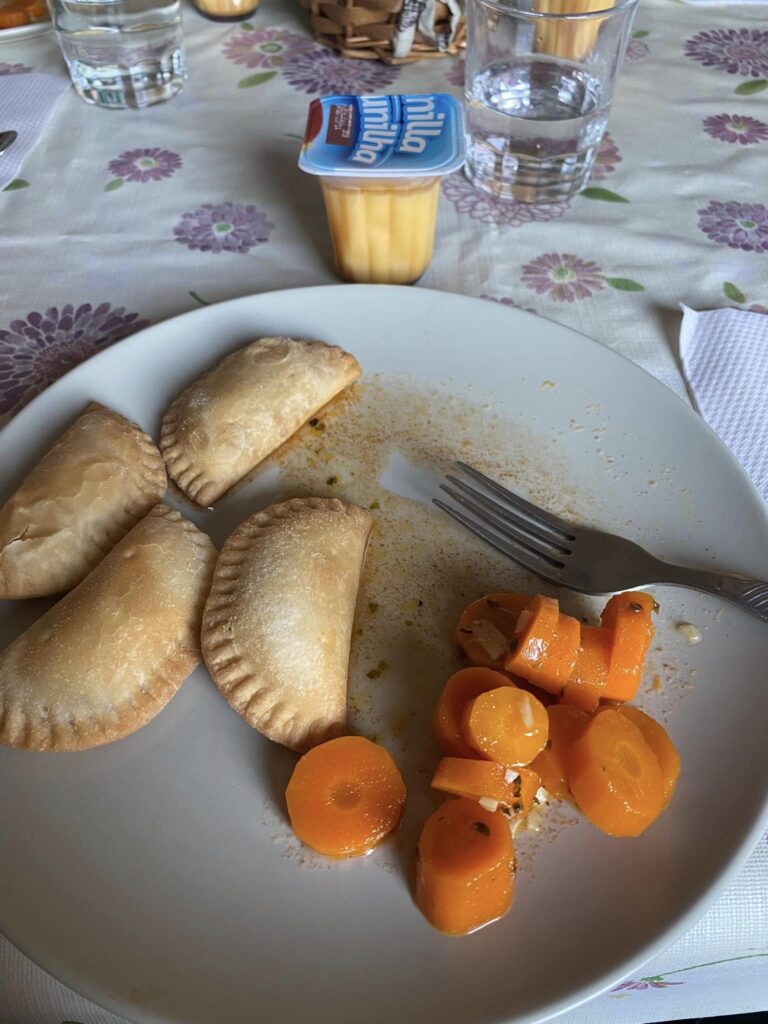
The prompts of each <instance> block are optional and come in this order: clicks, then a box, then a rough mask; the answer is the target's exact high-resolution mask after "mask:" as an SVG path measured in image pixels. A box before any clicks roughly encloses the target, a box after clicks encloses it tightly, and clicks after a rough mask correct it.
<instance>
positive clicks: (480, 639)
mask: <svg viewBox="0 0 768 1024" xmlns="http://www.w3.org/2000/svg"><path fill="white" fill-rule="evenodd" d="M529 601H530V597H529V595H528V594H488V595H487V596H486V597H481V598H480V599H479V600H478V601H473V602H472V604H470V605H467V607H466V608H465V609H464V611H463V612H462V613H461V618H460V619H459V624H458V626H457V627H456V640H457V642H458V645H459V647H460V648H461V649H462V651H463V652H464V654H465V655H466V657H467V660H468V661H469V663H470V664H471V665H479V666H482V667H484V668H496V669H503V668H504V662H505V661H506V658H507V655H508V654H509V646H510V644H511V643H512V641H513V639H514V637H515V626H516V625H517V620H518V618H519V617H520V612H521V611H522V610H523V609H524V608H525V606H526V605H527V604H528V602H529Z"/></svg>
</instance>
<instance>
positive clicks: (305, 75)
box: [0, 0, 768, 1024]
mask: <svg viewBox="0 0 768 1024" xmlns="http://www.w3.org/2000/svg"><path fill="white" fill-rule="evenodd" d="M767 17H768V16H767V14H766V8H760V7H748V6H744V7H738V6H724V7H721V8H718V7H707V8H701V7H691V6H684V5H682V4H679V3H676V2H675V0H641V4H640V10H639V13H638V16H637V19H636V22H635V26H634V34H633V37H632V41H631V43H630V46H629V51H628V53H627V61H626V64H625V66H624V69H623V72H622V77H621V82H620V85H619V89H618V94H617V97H616V102H615V105H614V110H613V115H612V117H611V122H610V126H609V132H608V134H607V135H606V136H605V139H604V141H603V144H602V146H601V148H600V155H599V158H598V163H597V167H596V170H595V173H594V175H593V178H592V180H591V182H590V185H589V188H588V189H587V190H586V191H585V192H584V193H583V194H582V195H580V196H578V197H577V198H576V199H574V200H573V201H572V202H571V203H560V204H555V205H552V206H523V205H506V204H502V203H499V202H497V201H495V200H493V199H491V198H489V197H487V196H483V195H481V194H480V193H478V192H475V191H473V189H472V188H471V187H470V186H469V185H468V183H467V182H466V181H465V180H464V179H463V178H462V177H461V176H459V175H457V176H454V177H451V178H448V179H447V180H446V181H445V182H444V185H443V195H442V198H441V206H440V212H439V218H438V241H437V246H436V254H435V259H434V263H433V265H432V267H431V269H430V270H429V272H428V273H427V275H426V277H425V278H424V279H423V281H422V284H421V286H422V287H426V288H436V289H442V290H448V291H453V292H463V293H466V294H470V295H476V296H482V297H485V298H487V299H488V300H491V301H496V302H503V303H508V304H511V305H519V306H522V307H524V308H526V309H529V310H532V311H534V312H536V313H538V314H540V315H542V316H546V317H549V318H551V319H554V320H558V321H561V322H562V323H565V324H568V325H569V326H571V327H574V328H576V329H577V330H580V331H582V332H584V333H585V334H588V335H590V336H592V337H593V338H596V339H598V340H599V341H600V342H602V343H603V344H605V345H609V346H610V347H612V348H615V349H617V350H618V351H620V352H622V353H623V354H624V355H626V356H628V357H629V358H630V359H632V360H634V361H635V362H637V363H639V364H640V365H641V366H643V367H645V368H646V369H647V370H649V371H650V372H651V373H653V374H655V375H656V376H657V377H658V378H660V379H661V380H662V381H663V382H664V383H666V384H667V385H668V386H669V387H671V388H673V389H674V390H675V391H676V392H678V393H679V394H680V395H682V396H683V397H685V395H686V392H685V385H684V381H683V379H682V376H681V374H680V370H679V364H678V358H677V334H678V329H679V322H680V315H679V303H681V302H684V303H685V304H686V305H689V306H691V307H693V308H696V309H704V308H713V307H717V306H723V305H733V306H738V307H741V308H745V309H754V310H756V311H758V312H768V173H766V172H767V169H768V27H766V21H767ZM185 33H186V39H187V49H188V58H189V68H190V81H189V84H188V86H187V87H186V89H185V90H184V92H183V93H182V94H181V95H180V96H178V97H177V98H176V99H174V100H173V101H172V102H171V103H168V104H164V105H162V106H159V107H155V108H152V109H150V110H147V111H144V112H112V111H103V110H98V109H94V108H91V107H88V106H86V105H85V104H84V103H82V102H81V101H80V100H79V99H78V98H77V97H76V96H75V95H74V94H68V95H67V96H65V97H64V99H63V100H62V101H61V102H60V104H59V107H58V108H57V110H56V112H55V114H54V117H53V119H52V121H51V123H50V124H49V126H48V128H47V129H46V131H45V134H44V136H43V138H42V139H41V141H40V142H39V144H38V145H37V147H36V149H35V150H34V151H33V153H32V154H31V155H30V156H29V158H28V159H27V160H26V162H25V163H24V165H23V168H22V170H21V175H22V176H20V177H19V178H18V179H16V180H15V181H13V182H11V184H10V185H8V186H7V187H6V189H5V190H4V194H2V195H0V217H1V218H2V220H1V223H2V241H1V242H0V423H2V421H3V420H4V419H5V418H7V417H9V416H11V415H13V413H14V412H15V411H17V410H18V409H19V408H21V406H22V405H24V403H25V402H27V401H29V400H30V399H31V398H32V397H33V396H34V395H35V394H37V393H38V392H39V391H41V390H42V389H43V388H45V387H46V385H48V384H50V383H51V381H53V380H55V379H56V378H57V377H58V376H59V375H60V374H62V373H63V372H65V371H66V370H67V369H69V368H70V367H72V366H74V365H75V364H76V363H78V362H80V361H81V360H83V359H85V358H87V357H88V356H89V355H92V354H93V353H94V352H97V351H99V350H100V349H102V348H104V347H105V346H107V345H110V344H112V343H114V342H116V341H118V340H120V339H121V338H124V337H126V336H127V335H129V334H131V333H132V332H134V331H136V330H139V329H140V328H142V327H143V326H145V325H146V324H148V323H151V322H156V321H158V320H162V319H164V318H165V317H169V316H173V315H174V314H177V313H181V312H183V311H185V310H187V309H190V308H193V307H194V306H195V305H197V304H206V303H212V302H219V301H222V300H224V299H228V298H232V297H235V296H239V295H244V294H248V293H252V292H258V291H267V290H271V289H276V288H289V287H293V286H298V285H308V284H322V283H328V282H332V281H334V280H335V277H334V274H333V269H332V265H331V251H330V244H329V240H328V236H327V229H326V226H325V221H324V213H323V210H322V204H321V202H320V197H319V194H318V192H317V190H316V188H315V186H314V184H313V183H312V182H310V181H308V180H307V179H305V178H304V177H303V176H302V175H301V174H300V173H299V171H298V170H297V168H296V156H297V150H298V139H299V137H300V135H301V133H302V131H303V127H304V120H305V114H306V107H307V102H308V100H309V98H310V97H311V96H314V95H318V94H320V93H329V92H361V91H381V90H391V91H425V90H441V91H446V90H448V91H453V92H455V93H456V94H457V95H458V94H459V93H460V87H461V82H462V77H463V65H462V61H461V60H460V59H455V60H445V61H433V62H429V63H428V64H419V65H413V66H408V67H403V68H399V69H398V68H392V67H386V66H383V65H380V64H377V63H372V62H367V61H346V60H342V59H340V58H338V57H336V56H335V55H334V54H333V53H332V52H330V51H328V50H324V49H322V48H321V47H319V46H317V45H316V44H315V43H314V42H312V40H311V39H310V37H309V34H308V30H307V27H306V24H305V23H304V21H303V19H302V16H301V14H300V13H299V11H298V2H289V0H266V2H265V3H264V5H263V7H262V8H261V10H260V11H259V12H258V13H257V14H256V15H255V16H254V18H253V20H252V22H250V23H246V24H235V25H221V24H212V23H210V22H206V21H204V20H203V19H202V18H200V17H199V16H198V15H197V14H196V13H195V12H193V11H192V10H190V9H187V10H186V11H185ZM31 69H35V70H46V71H50V72H53V73H56V74H62V75H63V74H65V71H64V68H63V64H62V62H61V59H60V57H59V55H58V50H57V47H56V42H55V39H54V37H53V35H52V34H50V33H49V34H46V35H43V36H38V37H36V38H31V39H27V40H23V41H19V42H14V43H5V44H0V90H2V87H3V86H2V83H3V80H4V78H5V76H9V75H24V74H28V73H29V72H30V70H31ZM0 127H1V126H0ZM756 1010H768V841H767V840H766V839H764V840H763V842H762V843H761V845H760V846H759V848H758V849H757V850H756V851H755V853H754V855H753V857H752V859H751V861H750V862H749V864H748V865H747V867H746V868H745V870H744V871H743V873H742V874H741V876H740V877H739V879H738V880H737V882H736V883H735V884H734V885H733V886H732V887H731V889H730V890H729V891H728V892H727V893H726V894H725V895H724V896H723V897H722V898H721V900H720V901H719V902H718V904H717V905H716V906H715V907H714V908H713V909H712V910H711V911H710V912H709V914H708V915H707V916H706V917H705V918H704V919H703V920H702V921H701V922H700V924H699V925H698V926H697V927H696V928H694V929H693V931H691V932H690V933H689V934H688V935H686V936H685V937H684V938H683V939H681V940H680V941H678V942H677V943H676V944H675V945H674V946H673V947H671V948H670V949H669V950H668V951H667V952H666V953H665V954H664V956H662V957H659V958H658V959H657V960H655V961H654V962H653V963H651V964H649V965H648V966H647V967H646V968H645V970H644V971H643V972H642V976H638V977H634V978H631V979H628V980H626V981H624V982H622V983H621V984H620V985H618V986H617V987H616V988H614V989H613V991H611V992H609V993H606V994H605V995H603V996H601V997H599V998H598V999H596V1000H594V1001H592V1002H591V1003H589V1004H588V1005H587V1006H586V1007H582V1008H580V1009H578V1010H574V1011H572V1012H571V1013H569V1014H567V1015H566V1016H565V1017H564V1018H563V1020H564V1021H567V1022H568V1024H582V1022H583V1024H587V1022H589V1024H600V1022H606V1024H608V1022H610V1024H640V1022H645V1021H657V1020H671V1019H675V1018H680V1017H688V1016H696V1015H711V1014H716V1013H732V1012H736V1011H756ZM65 1019H67V1020H76V1021H82V1022H83V1024H114V1022H115V1021H117V1020H118V1018H116V1017H114V1016H113V1015H112V1014H110V1013H108V1012H106V1011H104V1010H101V1009H99V1008H97V1007H95V1006H93V1005H92V1004H90V1003H88V1002H86V1001H85V1000H83V999H81V998H80V997H78V996H76V995H74V994H73V993H71V992H69V991H68V990H66V989H64V988H63V987H62V986H61V985H59V984H58V983H57V982H55V981H54V980H53V979H51V978H49V977H48V976H47V975H45V974H44V973H43V972H42V971H40V970H39V969H38V968H37V967H35V966H34V965H32V964H31V963H30V962H29V961H28V960H26V959H25V958H24V957H22V956H21V954H19V953H18V952H17V951H16V950H14V949H13V948H12V947H11V946H10V944H8V943H7V942H5V941H4V940H2V939H0V1024H59V1022H60V1021H62V1020H65Z"/></svg>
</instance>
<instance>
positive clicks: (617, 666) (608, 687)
mask: <svg viewBox="0 0 768 1024" xmlns="http://www.w3.org/2000/svg"><path fill="white" fill-rule="evenodd" d="M657 608H658V605H657V604H656V601H655V600H654V599H653V598H652V597H651V595H650V594H645V593H643V592H642V591H628V592H627V593H624V594H615V595H614V596H613V597H612V598H611V599H610V601H609V602H608V604H606V606H605V608H604V609H603V614H602V616H601V621H602V624H603V626H605V627H606V628H607V629H610V630H612V631H613V643H612V646H611V658H610V665H609V669H608V677H607V679H606V684H605V693H604V694H603V696H605V697H606V698H608V699H609V700H632V698H633V697H634V696H635V694H636V693H637V690H638V688H639V686H640V680H641V679H642V676H643V665H644V663H645V656H646V654H647V653H648V648H649V647H650V645H651V641H652V640H653V632H654V629H653V622H652V621H651V612H653V611H655V610H656V609H657Z"/></svg>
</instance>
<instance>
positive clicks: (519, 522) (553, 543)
mask: <svg viewBox="0 0 768 1024" xmlns="http://www.w3.org/2000/svg"><path fill="white" fill-rule="evenodd" d="M445 479H446V480H447V481H448V482H449V483H450V484H452V485H453V486H454V487H456V488H458V490H460V491H461V492H462V493H463V494H466V495H468V496H469V497H470V498H472V499H473V500H474V501H475V502H476V504H478V505H480V506H481V507H482V508H484V509H487V510H488V511H489V512H492V513H493V514H494V515H495V516H497V517H498V518H499V519H502V520H503V521H504V522H505V523H508V524H509V525H510V526H514V527H515V528H516V529H518V530H520V532H521V533H524V534H527V535H528V536H529V537H535V538H536V539H537V540H540V541H543V542H544V543H545V544H547V545H549V547H550V548H551V549H552V552H555V551H557V552H558V554H561V555H570V554H571V553H572V551H571V548H568V547H565V545H564V544H563V543H562V542H561V541H560V539H559V537H554V536H553V534H552V531H549V532H547V530H545V529H542V528H541V527H540V526H537V525H536V523H534V522H532V521H531V520H530V519H527V518H526V517H525V516H522V515H520V514H519V513H517V512H515V511H514V510H512V509H511V508H508V507H505V506H503V505H501V504H500V503H499V502H498V501H494V499H493V498H489V497H488V496H487V495H486V494H483V493H482V492H481V491H478V490H477V489H476V488H475V487H470V485H469V484H466V483H464V481H463V480H459V479H458V478H457V477H455V476H451V474H450V473H449V474H448V475H447V476H446V478H445Z"/></svg>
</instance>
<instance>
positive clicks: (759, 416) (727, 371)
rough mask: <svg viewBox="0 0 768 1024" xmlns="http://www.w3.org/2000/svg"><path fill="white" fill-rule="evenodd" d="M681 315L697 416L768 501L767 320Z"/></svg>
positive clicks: (741, 314) (738, 313)
mask: <svg viewBox="0 0 768 1024" xmlns="http://www.w3.org/2000/svg"><path fill="white" fill-rule="evenodd" d="M682 310H683V323H682V326H681V328H680V358H681V359H682V363H683V372H684V373H685V376H686V379H687V381H688V385H689V387H690V390H691V393H692V396H693V398H694V400H695V402H696V405H697V406H698V409H699V412H700V413H701V415H702V416H703V417H704V419H705V420H706V421H707V423H708V424H709V425H710V427H712V429H713V430H714V431H715V433H716V434H718V435H719V436H720V437H721V438H722V440H723V441H725V443H726V444H727V445H728V447H729V448H730V449H731V451H732V452H733V454H734V455H735V456H736V458H737V459H738V460H739V462H740V463H741V464H742V466H743V467H744V469H745V470H746V471H747V473H749V475H750V477H751V478H752V481H753V483H754V484H755V486H756V487H757V489H758V490H759V491H760V493H761V494H762V496H763V498H764V499H765V500H766V501H768V315H766V314H765V313H748V312H747V311H746V310H741V309H715V310H712V311H711V312H708V313H696V312H694V310H692V309H688V307H687V306H683V307H682Z"/></svg>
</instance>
